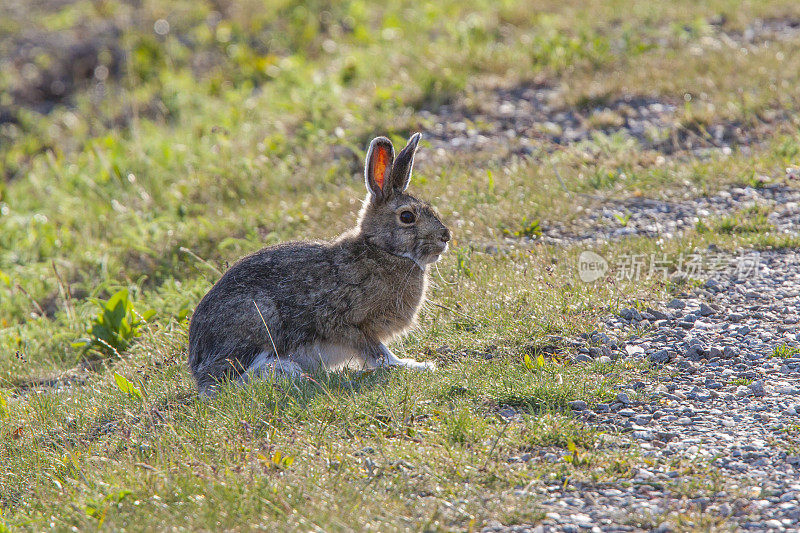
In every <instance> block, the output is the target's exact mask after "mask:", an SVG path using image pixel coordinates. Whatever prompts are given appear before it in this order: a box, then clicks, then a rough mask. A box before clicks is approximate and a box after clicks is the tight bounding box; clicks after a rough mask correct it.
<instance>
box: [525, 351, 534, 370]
mask: <svg viewBox="0 0 800 533" xmlns="http://www.w3.org/2000/svg"><path fill="white" fill-rule="evenodd" d="M523 361H524V363H525V368H527V369H528V370H533V361H532V360H531V356H530V355H528V354H525V357H524V358H523Z"/></svg>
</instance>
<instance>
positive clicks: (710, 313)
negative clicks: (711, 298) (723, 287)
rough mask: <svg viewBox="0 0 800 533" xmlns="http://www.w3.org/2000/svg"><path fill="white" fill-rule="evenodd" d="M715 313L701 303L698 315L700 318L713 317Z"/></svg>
mask: <svg viewBox="0 0 800 533" xmlns="http://www.w3.org/2000/svg"><path fill="white" fill-rule="evenodd" d="M716 313H717V312H716V311H715V310H714V309H713V308H712V307H711V306H710V305H708V304H706V303H701V304H700V315H701V316H714V315H715V314H716Z"/></svg>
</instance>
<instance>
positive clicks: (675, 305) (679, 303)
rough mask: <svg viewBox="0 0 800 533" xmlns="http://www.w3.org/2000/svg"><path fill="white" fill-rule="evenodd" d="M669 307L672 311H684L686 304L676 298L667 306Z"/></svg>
mask: <svg viewBox="0 0 800 533" xmlns="http://www.w3.org/2000/svg"><path fill="white" fill-rule="evenodd" d="M667 307H669V308H670V309H683V308H685V307H686V302H684V301H683V300H678V299H677V298H675V299H674V300H672V301H671V302H670V303H668V304H667Z"/></svg>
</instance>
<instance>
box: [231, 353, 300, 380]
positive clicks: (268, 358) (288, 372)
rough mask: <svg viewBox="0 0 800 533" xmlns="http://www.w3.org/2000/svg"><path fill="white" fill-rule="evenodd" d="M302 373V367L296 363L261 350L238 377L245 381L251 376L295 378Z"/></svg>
mask: <svg viewBox="0 0 800 533" xmlns="http://www.w3.org/2000/svg"><path fill="white" fill-rule="evenodd" d="M302 375H303V369H302V368H300V365H298V364H297V363H295V362H293V361H287V360H286V359H280V358H278V357H275V355H274V354H273V353H271V352H261V353H260V354H258V355H257V356H256V358H255V359H253V362H252V363H251V364H250V367H249V368H248V369H247V372H246V373H244V374H242V376H241V377H240V378H239V379H240V381H242V382H247V381H248V380H249V379H251V377H252V376H260V377H270V378H275V377H286V378H289V379H297V378H299V377H301V376H302Z"/></svg>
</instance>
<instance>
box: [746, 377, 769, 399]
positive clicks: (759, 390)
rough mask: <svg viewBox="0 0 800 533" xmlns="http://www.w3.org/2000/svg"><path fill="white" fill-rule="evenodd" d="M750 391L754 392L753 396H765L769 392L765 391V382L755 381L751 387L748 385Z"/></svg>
mask: <svg viewBox="0 0 800 533" xmlns="http://www.w3.org/2000/svg"><path fill="white" fill-rule="evenodd" d="M748 387H749V388H750V390H751V391H752V392H753V396H764V395H766V394H767V392H766V391H765V390H764V382H763V381H760V380H759V381H754V382H753V383H751V384H750V385H748Z"/></svg>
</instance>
